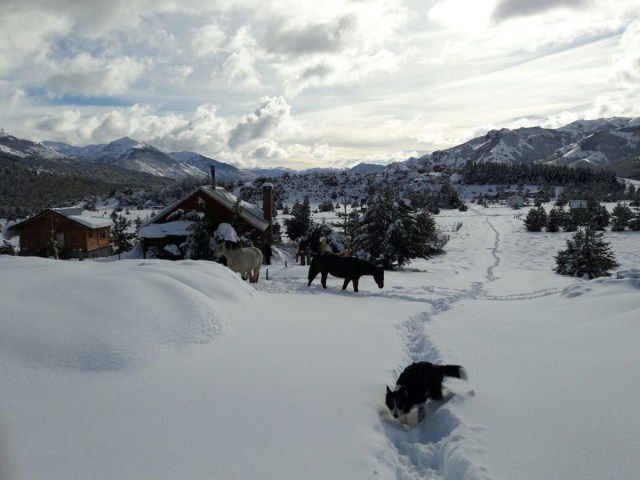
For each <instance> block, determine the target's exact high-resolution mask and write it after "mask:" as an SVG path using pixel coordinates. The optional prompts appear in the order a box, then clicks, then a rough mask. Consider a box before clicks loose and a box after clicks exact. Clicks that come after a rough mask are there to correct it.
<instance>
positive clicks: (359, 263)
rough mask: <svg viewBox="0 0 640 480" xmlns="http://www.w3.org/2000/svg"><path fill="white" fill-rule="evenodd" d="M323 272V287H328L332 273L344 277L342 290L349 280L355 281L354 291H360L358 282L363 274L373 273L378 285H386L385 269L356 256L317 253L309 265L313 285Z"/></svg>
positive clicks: (321, 281)
mask: <svg viewBox="0 0 640 480" xmlns="http://www.w3.org/2000/svg"><path fill="white" fill-rule="evenodd" d="M318 273H320V274H322V277H321V279H320V283H322V287H323V288H327V275H328V274H329V273H330V274H331V275H333V276H334V277H338V278H344V283H343V284H342V290H346V288H347V285H349V282H351V281H353V291H354V292H357V291H358V282H359V281H360V277H361V276H362V275H373V279H374V280H375V282H376V283H377V284H378V287H380V288H382V287H383V286H384V270H383V269H382V268H381V267H377V266H376V265H374V264H373V263H369V262H366V261H364V260H361V259H359V258H356V257H340V256H338V255H333V254H330V253H325V254H323V255H316V256H315V257H313V260H311V265H309V283H308V284H307V286H309V285H311V282H313V280H314V278H316V276H317V275H318Z"/></svg>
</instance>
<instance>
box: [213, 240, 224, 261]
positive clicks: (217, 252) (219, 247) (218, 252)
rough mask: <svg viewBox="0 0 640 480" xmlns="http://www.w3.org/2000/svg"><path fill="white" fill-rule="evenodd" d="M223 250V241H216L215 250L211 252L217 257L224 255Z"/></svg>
mask: <svg viewBox="0 0 640 480" xmlns="http://www.w3.org/2000/svg"><path fill="white" fill-rule="evenodd" d="M224 250H225V248H224V242H218V243H216V248H215V250H214V251H213V254H214V255H215V256H216V257H217V258H220V257H224Z"/></svg>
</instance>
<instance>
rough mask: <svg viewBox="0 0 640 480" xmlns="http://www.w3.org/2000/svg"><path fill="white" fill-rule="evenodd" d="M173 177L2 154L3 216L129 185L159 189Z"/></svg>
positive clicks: (0, 190)
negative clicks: (24, 161)
mask: <svg viewBox="0 0 640 480" xmlns="http://www.w3.org/2000/svg"><path fill="white" fill-rule="evenodd" d="M172 183H173V181H172V180H170V179H163V178H159V177H154V176H153V175H149V174H141V173H139V172H133V171H130V170H125V169H120V168H117V167H110V166H105V165H97V164H93V163H90V164H89V163H87V164H85V165H82V164H81V163H80V162H66V163H61V162H58V161H56V162H55V164H54V163H53V161H51V160H43V159H37V160H33V162H32V163H30V164H29V165H28V166H27V165H24V164H22V163H18V162H15V161H13V160H12V159H7V158H2V157H0V218H5V219H8V220H16V219H21V218H25V217H28V216H30V215H34V214H36V213H39V212H40V211H42V210H43V209H45V208H51V207H64V206H71V205H74V204H77V203H79V202H82V201H87V200H89V199H91V198H95V197H108V196H113V195H115V194H116V192H118V191H122V190H126V189H137V188H140V189H143V188H146V189H157V188H161V187H162V186H166V185H170V184H172Z"/></svg>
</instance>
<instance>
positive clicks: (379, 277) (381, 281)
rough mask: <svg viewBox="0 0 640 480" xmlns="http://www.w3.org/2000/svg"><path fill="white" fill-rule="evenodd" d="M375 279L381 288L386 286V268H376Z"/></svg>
mask: <svg viewBox="0 0 640 480" xmlns="http://www.w3.org/2000/svg"><path fill="white" fill-rule="evenodd" d="M373 279H374V280H375V281H376V283H377V284H378V287H379V288H382V287H384V270H383V269H382V267H378V268H377V269H376V273H374V274H373Z"/></svg>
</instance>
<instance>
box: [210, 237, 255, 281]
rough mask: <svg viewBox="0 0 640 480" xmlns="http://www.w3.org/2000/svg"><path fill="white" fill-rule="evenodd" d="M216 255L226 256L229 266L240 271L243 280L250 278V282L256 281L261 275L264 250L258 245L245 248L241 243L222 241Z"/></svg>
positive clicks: (217, 247)
mask: <svg viewBox="0 0 640 480" xmlns="http://www.w3.org/2000/svg"><path fill="white" fill-rule="evenodd" d="M215 255H216V257H218V258H220V257H225V258H226V259H227V267H229V268H230V269H231V270H233V271H234V272H237V273H239V274H240V275H241V276H242V279H243V280H247V279H249V283H256V282H257V281H258V277H259V276H260V266H261V265H262V252H261V251H260V249H259V248H256V247H246V248H243V247H241V246H240V245H238V244H236V243H233V242H229V241H222V242H220V243H218V244H217V245H216V250H215Z"/></svg>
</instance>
